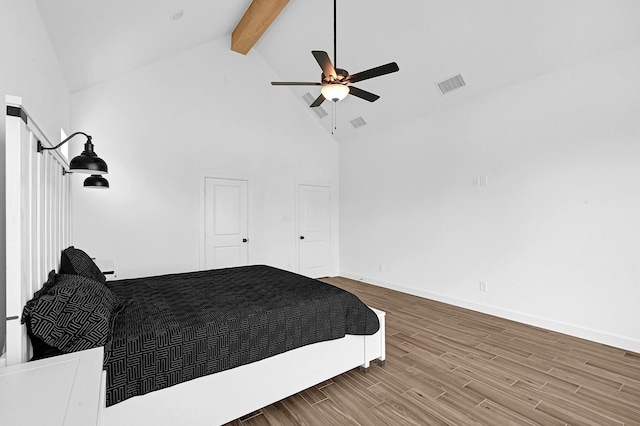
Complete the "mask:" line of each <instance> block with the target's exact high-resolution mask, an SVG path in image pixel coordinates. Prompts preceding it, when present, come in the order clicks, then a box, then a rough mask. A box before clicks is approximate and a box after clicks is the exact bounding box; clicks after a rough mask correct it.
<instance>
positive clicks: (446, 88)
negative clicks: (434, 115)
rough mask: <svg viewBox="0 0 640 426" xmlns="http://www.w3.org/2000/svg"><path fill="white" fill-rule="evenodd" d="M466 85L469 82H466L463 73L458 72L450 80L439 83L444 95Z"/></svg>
mask: <svg viewBox="0 0 640 426" xmlns="http://www.w3.org/2000/svg"><path fill="white" fill-rule="evenodd" d="M466 85H467V83H465V82H464V80H463V79H462V75H461V74H458V75H456V76H453V77H451V78H450V79H448V80H445V81H441V82H440V83H438V87H439V88H440V91H441V92H442V94H443V95H444V94H446V93H449V92H451V91H452V90H456V89H459V88H461V87H464V86H466Z"/></svg>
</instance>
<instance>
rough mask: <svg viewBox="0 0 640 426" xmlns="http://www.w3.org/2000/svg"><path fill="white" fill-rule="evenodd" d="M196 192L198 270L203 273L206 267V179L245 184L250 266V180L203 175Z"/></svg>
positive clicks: (238, 177) (251, 224)
mask: <svg viewBox="0 0 640 426" xmlns="http://www.w3.org/2000/svg"><path fill="white" fill-rule="evenodd" d="M199 179H200V180H199V184H198V190H199V192H200V196H199V198H200V212H199V216H200V217H199V218H198V222H200V237H199V245H200V249H199V250H198V269H199V270H201V271H204V270H205V269H206V267H207V261H206V251H207V241H206V232H207V216H206V214H207V212H206V207H207V199H206V197H207V194H206V189H207V179H223V180H243V181H246V182H247V239H248V240H249V243H248V245H247V265H250V264H251V263H250V262H251V261H250V259H251V229H253V215H252V214H251V211H252V210H253V197H252V190H251V179H250V178H248V177H246V176H227V175H210V174H204V175H201V176H200V178H199Z"/></svg>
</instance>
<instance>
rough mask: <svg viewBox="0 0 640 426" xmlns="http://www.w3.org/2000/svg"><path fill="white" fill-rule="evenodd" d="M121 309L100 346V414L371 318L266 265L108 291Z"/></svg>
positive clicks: (356, 327) (362, 326)
mask: <svg viewBox="0 0 640 426" xmlns="http://www.w3.org/2000/svg"><path fill="white" fill-rule="evenodd" d="M107 286H108V287H109V288H110V289H111V290H112V291H113V292H114V293H115V294H116V295H117V296H118V297H119V298H120V300H122V301H129V304H128V305H127V306H126V308H125V309H124V310H123V311H122V312H121V313H120V315H119V316H118V317H117V319H116V321H115V324H114V332H113V338H112V341H111V343H110V346H111V347H110V348H109V347H108V346H107V348H106V349H107V352H108V358H107V360H106V364H105V367H106V370H107V406H110V405H113V404H116V403H118V402H121V401H124V400H125V399H128V398H131V397H134V396H136V395H143V394H146V393H148V392H152V391H155V390H159V389H163V388H166V387H169V386H172V385H175V384H178V383H181V382H185V381H187V380H191V379H195V378H197V377H201V376H204V375H207V374H212V373H216V372H218V371H222V370H227V369H230V368H234V367H238V366H240V365H244V364H248V363H251V362H254V361H258V360H261V359H264V358H267V357H270V356H272V355H276V354H279V353H283V352H286V351H288V350H290V349H295V348H298V347H301V346H304V345H307V344H310V343H314V342H320V341H325V340H331V339H337V338H340V337H343V336H344V335H345V334H374V333H375V332H376V331H378V328H379V324H378V318H377V316H376V315H375V313H374V312H373V311H372V310H371V309H369V308H368V307H367V306H366V305H364V304H363V303H362V302H361V301H360V299H358V298H357V297H356V296H354V295H353V294H351V293H349V292H346V291H344V290H341V289H339V288H337V287H334V286H331V285H329V284H325V283H322V282H319V281H316V280H313V279H310V278H306V277H303V276H300V275H297V274H294V273H291V272H287V271H283V270H280V269H276V268H272V267H269V266H246V267H239V268H228V269H214V270H209V271H200V272H191V273H185V274H171V275H162V276H156V277H146V278H138V279H128V280H120V281H111V282H107Z"/></svg>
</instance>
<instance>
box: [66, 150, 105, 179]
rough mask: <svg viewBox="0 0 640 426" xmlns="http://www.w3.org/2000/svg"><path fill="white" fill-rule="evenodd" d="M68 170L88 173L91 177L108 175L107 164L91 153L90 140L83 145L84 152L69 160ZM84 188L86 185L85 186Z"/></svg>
mask: <svg viewBox="0 0 640 426" xmlns="http://www.w3.org/2000/svg"><path fill="white" fill-rule="evenodd" d="M69 169H71V170H72V171H74V172H79V173H90V174H92V175H104V174H107V173H109V168H108V167H107V163H105V161H104V160H103V159H102V158H100V157H98V156H97V155H96V153H95V152H93V144H92V143H91V139H88V140H87V143H85V144H84V151H82V153H81V154H80V155H78V156H77V157H74V158H73V159H72V160H71V162H70V163H69ZM85 183H86V182H85ZM85 186H87V185H86V184H85Z"/></svg>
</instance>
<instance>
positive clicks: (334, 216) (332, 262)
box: [293, 179, 339, 276]
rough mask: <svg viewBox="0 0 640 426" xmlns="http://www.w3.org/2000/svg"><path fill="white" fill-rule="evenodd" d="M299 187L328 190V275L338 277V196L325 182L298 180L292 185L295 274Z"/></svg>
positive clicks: (298, 258)
mask: <svg viewBox="0 0 640 426" xmlns="http://www.w3.org/2000/svg"><path fill="white" fill-rule="evenodd" d="M301 185H306V186H323V187H326V188H329V275H332V276H336V275H338V270H339V268H338V266H339V265H338V242H339V239H338V219H339V217H338V194H337V192H336V191H335V186H334V185H332V184H331V183H330V182H326V181H315V180H298V179H296V181H295V184H294V194H295V195H294V199H295V206H294V210H295V215H294V217H295V226H294V233H295V234H294V236H293V238H294V240H295V257H296V259H295V265H296V272H298V273H300V217H299V216H300V208H299V203H300V199H299V198H300V197H299V187H300V186H301Z"/></svg>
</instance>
